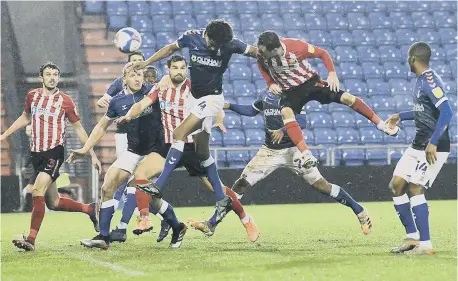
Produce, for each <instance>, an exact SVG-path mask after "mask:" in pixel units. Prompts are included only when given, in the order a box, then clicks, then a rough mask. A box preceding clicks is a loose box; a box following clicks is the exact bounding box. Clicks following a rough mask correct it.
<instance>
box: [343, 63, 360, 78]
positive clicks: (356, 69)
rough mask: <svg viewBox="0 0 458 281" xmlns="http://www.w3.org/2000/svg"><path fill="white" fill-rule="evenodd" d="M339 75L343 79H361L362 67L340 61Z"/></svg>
mask: <svg viewBox="0 0 458 281" xmlns="http://www.w3.org/2000/svg"><path fill="white" fill-rule="evenodd" d="M339 68H340V72H339V73H340V76H341V77H342V78H343V79H345V80H346V79H362V78H363V69H362V68H361V67H360V66H359V65H357V64H354V63H349V62H342V63H341V64H340V65H339Z"/></svg>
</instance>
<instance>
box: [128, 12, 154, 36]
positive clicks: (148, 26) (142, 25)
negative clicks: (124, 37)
mask: <svg viewBox="0 0 458 281" xmlns="http://www.w3.org/2000/svg"><path fill="white" fill-rule="evenodd" d="M130 25H131V26H132V27H133V28H135V29H136V30H138V31H140V32H150V31H151V30H152V29H153V22H152V21H151V19H150V18H149V16H145V15H143V16H141V15H139V16H131V17H130Z"/></svg>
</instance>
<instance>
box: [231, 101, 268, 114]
mask: <svg viewBox="0 0 458 281" xmlns="http://www.w3.org/2000/svg"><path fill="white" fill-rule="evenodd" d="M226 104H227V106H226V105H225V108H227V109H230V110H232V111H234V112H235V113H238V114H240V115H244V116H256V115H258V113H259V112H260V111H259V110H258V109H256V108H255V107H254V106H253V105H249V104H231V103H226Z"/></svg>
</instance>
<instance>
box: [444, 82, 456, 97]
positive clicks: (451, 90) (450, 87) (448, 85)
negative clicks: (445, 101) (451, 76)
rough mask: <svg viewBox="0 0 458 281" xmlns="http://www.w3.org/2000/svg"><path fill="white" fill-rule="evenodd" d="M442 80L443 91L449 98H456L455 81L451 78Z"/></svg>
mask: <svg viewBox="0 0 458 281" xmlns="http://www.w3.org/2000/svg"><path fill="white" fill-rule="evenodd" d="M442 81H443V82H444V87H445V92H446V94H447V96H448V98H449V99H450V100H451V98H452V97H453V98H454V99H456V83H455V81H453V80H448V79H442Z"/></svg>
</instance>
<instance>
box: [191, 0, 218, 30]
mask: <svg viewBox="0 0 458 281" xmlns="http://www.w3.org/2000/svg"><path fill="white" fill-rule="evenodd" d="M194 3H202V2H200V1H199V2H194ZM214 18H215V16H214V15H213V14H198V15H196V24H197V26H198V28H202V27H204V26H207V24H208V23H209V22H210V21H211V20H213V19H214Z"/></svg>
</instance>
